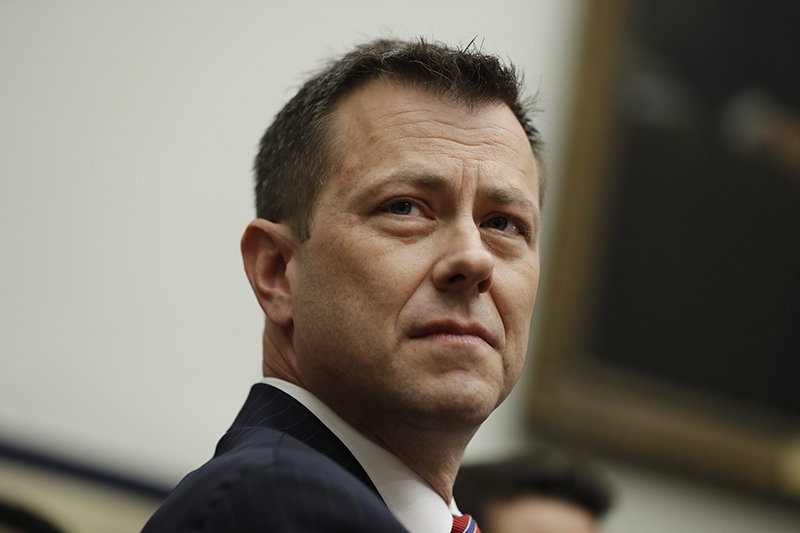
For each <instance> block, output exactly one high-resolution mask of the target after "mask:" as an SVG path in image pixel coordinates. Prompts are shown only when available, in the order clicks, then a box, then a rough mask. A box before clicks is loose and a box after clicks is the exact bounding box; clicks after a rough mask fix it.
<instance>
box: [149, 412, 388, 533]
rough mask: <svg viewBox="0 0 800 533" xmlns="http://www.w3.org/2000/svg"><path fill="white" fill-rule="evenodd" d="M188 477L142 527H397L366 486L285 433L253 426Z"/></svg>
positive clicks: (290, 529) (176, 529) (151, 531)
mask: <svg viewBox="0 0 800 533" xmlns="http://www.w3.org/2000/svg"><path fill="white" fill-rule="evenodd" d="M226 438H229V439H235V441H236V442H235V443H234V445H233V447H232V448H231V449H230V450H229V451H227V452H225V453H223V454H221V455H218V456H217V457H215V458H214V459H212V460H211V461H209V462H208V463H206V464H205V465H203V466H202V467H201V468H199V469H198V470H196V471H194V472H192V473H191V474H189V475H187V476H186V477H185V478H184V479H183V481H181V483H180V484H179V485H178V486H177V487H176V488H175V490H174V491H173V493H172V494H170V496H169V497H168V498H167V500H166V501H165V502H164V504H163V505H162V506H161V508H160V509H159V510H158V511H157V512H156V514H155V515H153V518H151V520H150V522H148V524H147V526H145V529H144V531H145V532H147V533H155V532H167V531H169V532H183V531H193V532H195V531H196V532H217V531H220V532H222V531H225V532H228V531H241V532H251V531H252V532H255V531H259V532H273V531H275V532H293V533H294V532H299V533H302V532H311V531H353V532H358V531H364V532H367V531H370V532H380V531H385V532H401V531H404V530H403V528H402V527H401V526H400V524H399V523H398V522H397V521H396V520H395V519H394V517H393V516H392V515H391V513H390V512H389V510H388V509H387V508H386V505H385V504H384V503H383V501H382V500H381V499H380V497H378V495H376V494H375V493H374V492H373V491H372V490H370V489H369V488H367V487H366V486H365V485H364V484H363V483H361V482H360V481H359V480H357V479H356V478H355V477H354V476H352V475H351V474H350V473H349V472H347V471H346V470H345V469H344V468H342V467H341V466H339V465H338V464H337V463H336V462H334V461H332V460H331V459H329V458H328V457H326V456H325V455H323V454H321V453H319V452H317V451H316V450H314V449H312V448H310V447H309V446H307V445H305V444H303V443H302V442H300V441H298V440H296V439H294V438H292V437H291V436H289V435H286V434H285V433H282V432H280V431H276V430H273V429H268V428H263V427H256V428H242V429H241V430H240V431H238V432H237V433H236V434H229V435H227V436H226Z"/></svg>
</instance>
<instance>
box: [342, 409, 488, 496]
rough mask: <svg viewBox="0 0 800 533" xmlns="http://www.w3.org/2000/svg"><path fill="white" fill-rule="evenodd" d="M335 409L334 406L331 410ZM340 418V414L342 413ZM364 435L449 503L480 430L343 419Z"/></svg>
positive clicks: (389, 421) (387, 420)
mask: <svg viewBox="0 0 800 533" xmlns="http://www.w3.org/2000/svg"><path fill="white" fill-rule="evenodd" d="M331 408H333V409H334V410H336V409H335V408H334V407H331ZM340 416H341V414H340ZM343 418H345V420H347V422H348V423H349V424H350V425H352V426H353V427H354V428H355V429H356V430H358V431H359V432H360V433H361V434H362V435H364V436H365V437H367V438H368V439H370V440H371V441H373V442H375V443H376V444H378V445H379V446H381V447H382V448H385V449H386V450H389V451H390V452H392V453H394V454H395V455H396V456H398V457H399V458H400V459H401V460H403V462H405V463H406V464H407V465H408V466H409V467H411V469H412V470H414V471H415V472H416V473H417V474H419V476H420V477H421V478H422V479H424V480H425V481H426V482H427V483H428V484H429V485H430V486H431V488H433V490H434V491H436V493H437V494H439V496H441V497H442V499H443V500H444V501H445V503H447V504H449V503H450V501H451V499H452V497H453V483H454V482H455V479H456V474H458V469H459V467H460V465H461V458H462V457H463V455H464V450H465V449H466V447H467V444H469V441H470V439H471V438H472V436H473V435H474V434H475V431H477V427H471V428H470V429H462V428H453V427H448V428H446V429H442V428H441V426H442V425H439V427H437V428H436V429H431V428H427V427H420V425H418V424H409V423H405V422H404V421H402V420H395V419H392V418H391V417H384V421H385V423H383V424H381V426H380V427H377V428H376V427H373V426H366V425H365V424H362V423H361V421H360V420H358V419H354V418H353V417H348V416H343Z"/></svg>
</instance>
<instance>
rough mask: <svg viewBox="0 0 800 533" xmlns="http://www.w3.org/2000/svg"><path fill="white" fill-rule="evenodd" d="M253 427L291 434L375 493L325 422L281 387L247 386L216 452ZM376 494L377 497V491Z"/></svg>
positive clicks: (369, 482) (359, 467) (259, 384)
mask: <svg viewBox="0 0 800 533" xmlns="http://www.w3.org/2000/svg"><path fill="white" fill-rule="evenodd" d="M253 427H266V428H270V429H274V430H276V431H281V432H284V433H287V434H289V435H291V436H292V437H294V438H295V439H297V440H299V441H300V442H303V443H304V444H306V445H308V446H310V447H311V448H314V449H315V450H317V451H318V452H320V453H321V454H323V455H326V456H328V457H329V458H330V459H332V460H333V461H335V462H336V463H338V464H339V465H340V466H342V468H344V469H345V470H347V471H348V472H350V473H351V474H352V475H354V476H355V477H356V478H358V479H359V480H361V482H362V483H364V484H365V485H366V486H367V487H369V488H370V489H372V490H373V491H374V492H375V493H376V494H378V490H377V489H376V488H375V485H373V484H372V480H370V479H369V476H368V475H367V473H366V472H365V471H364V469H363V468H362V467H361V465H360V464H359V462H358V461H357V460H356V458H355V457H354V456H353V454H352V453H350V450H348V449H347V447H346V446H345V445H344V444H343V443H342V441H340V440H339V439H338V438H337V437H336V435H334V434H333V432H332V431H331V430H330V429H328V428H327V427H326V426H325V424H323V423H322V422H320V420H319V419H318V418H317V417H316V416H314V415H313V414H312V413H311V411H309V410H308V409H306V407H305V406H304V405H303V404H301V403H300V402H298V401H297V400H295V399H294V398H292V397H291V396H289V395H288V394H286V393H285V392H283V391H282V390H279V389H276V388H275V387H272V386H270V385H266V384H264V383H257V384H255V385H253V388H252V389H250V395H249V396H248V398H247V401H246V402H245V404H244V407H242V410H241V411H240V412H239V415H238V416H237V417H236V420H234V422H233V425H232V426H231V429H230V430H228V434H227V435H226V438H223V439H222V440H221V441H220V443H219V445H218V446H217V451H216V454H215V455H220V454H221V453H224V452H225V451H227V450H228V448H229V444H228V443H233V442H236V441H238V439H236V438H228V437H233V436H234V435H235V434H241V433H243V432H247V430H248V428H253ZM378 495H379V496H380V494H378Z"/></svg>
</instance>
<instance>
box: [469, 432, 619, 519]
mask: <svg viewBox="0 0 800 533" xmlns="http://www.w3.org/2000/svg"><path fill="white" fill-rule="evenodd" d="M453 493H454V495H455V497H456V498H457V499H458V502H459V506H460V508H461V509H462V510H463V511H464V512H466V513H469V514H470V515H471V516H473V517H474V518H475V520H476V521H477V522H478V523H480V524H481V528H482V531H483V533H595V532H597V531H598V525H599V522H600V520H601V519H602V518H603V517H604V516H605V515H606V513H608V511H609V509H610V508H611V504H612V491H611V486H610V484H609V482H608V480H607V479H606V477H605V475H604V474H603V473H602V472H601V471H600V470H599V469H598V467H597V466H595V465H594V464H593V463H591V462H589V461H588V460H586V459H579V458H576V457H572V456H570V455H567V454H565V453H562V452H559V451H557V450H554V449H551V448H539V449H537V450H536V451H535V452H533V453H531V454H528V455H524V456H519V457H515V458H512V459H509V460H506V461H502V462H497V463H484V464H477V465H467V466H463V467H462V468H461V471H460V472H459V474H458V477H457V478H456V482H455V486H454V487H453Z"/></svg>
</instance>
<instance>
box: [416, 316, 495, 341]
mask: <svg viewBox="0 0 800 533" xmlns="http://www.w3.org/2000/svg"><path fill="white" fill-rule="evenodd" d="M410 337H411V338H412V339H422V338H434V339H439V340H442V341H445V342H452V343H456V344H465V345H469V344H481V345H485V344H488V345H489V346H492V347H494V345H495V342H494V339H493V337H492V335H491V333H490V332H489V330H487V329H486V328H485V327H483V326H482V325H481V324H478V323H477V322H460V321H457V320H440V321H436V322H429V323H427V324H425V325H423V326H420V327H418V328H415V329H413V330H412V332H411V335H410Z"/></svg>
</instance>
